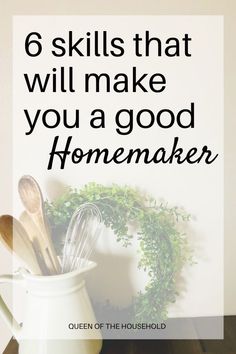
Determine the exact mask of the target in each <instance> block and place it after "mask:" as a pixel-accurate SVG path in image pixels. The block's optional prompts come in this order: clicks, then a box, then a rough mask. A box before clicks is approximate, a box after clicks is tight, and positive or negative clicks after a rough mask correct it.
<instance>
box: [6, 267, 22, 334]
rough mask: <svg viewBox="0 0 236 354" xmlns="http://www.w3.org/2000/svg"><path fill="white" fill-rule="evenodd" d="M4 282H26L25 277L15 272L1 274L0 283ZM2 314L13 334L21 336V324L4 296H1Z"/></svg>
mask: <svg viewBox="0 0 236 354" xmlns="http://www.w3.org/2000/svg"><path fill="white" fill-rule="evenodd" d="M4 283H13V284H14V283H16V284H22V285H23V284H24V278H23V276H22V275H21V274H19V273H18V274H14V275H10V274H9V275H2V276H0V284H4ZM0 315H1V316H2V318H3V320H4V321H5V323H6V324H7V326H8V327H9V328H10V330H11V331H12V333H13V335H14V336H15V338H16V339H17V338H18V337H19V334H20V331H21V326H20V325H19V323H18V322H17V321H16V319H15V318H14V316H13V314H12V313H11V311H10V310H9V308H8V306H7V305H6V303H5V302H4V300H3V298H2V297H1V296H0Z"/></svg>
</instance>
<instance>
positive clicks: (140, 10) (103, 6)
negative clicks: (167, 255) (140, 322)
mask: <svg viewBox="0 0 236 354" xmlns="http://www.w3.org/2000/svg"><path fill="white" fill-rule="evenodd" d="M69 4H70V6H69ZM13 13H14V14H27V13H28V14H33V13H35V14H41V13H43V14H45V13H48V14H50V13H52V14H55V13H58V14H59V13H61V14H70V13H73V14H168V15H169V14H224V15H225V34H226V36H225V38H226V40H225V70H226V72H225V78H226V79H225V314H231V315H232V314H236V301H235V298H236V280H235V276H234V270H235V268H236V259H235V256H234V250H235V249H236V238H235V237H234V230H235V226H236V224H235V223H236V221H235V215H234V210H235V200H236V191H235V188H234V182H235V177H236V164H235V161H234V150H235V138H234V131H235V128H236V126H235V124H236V123H235V119H234V117H235V116H236V115H235V113H236V112H235V106H234V92H235V88H234V82H235V79H236V77H235V76H236V73H235V68H234V64H235V59H236V58H235V53H236V52H235V49H236V48H235V41H234V40H233V38H234V36H235V35H236V28H235V22H236V21H235V20H236V18H235V17H236V15H235V14H236V8H235V2H234V1H230V0H228V1H227V2H226V1H219V0H214V1H209V0H208V1H198V2H195V3H192V4H190V2H189V1H187V0H186V1H161V2H159V3H157V1H155V0H153V1H151V0H149V1H146V2H145V3H144V2H137V1H134V0H132V1H131V0H130V1H129V2H128V4H127V1H123V0H122V1H119V3H117V5H116V4H114V3H112V2H110V1H104V0H103V1H96V2H90V1H87V2H82V1H81V2H79V3H78V2H74V1H64V2H63V1H51V2H50V3H48V2H46V1H45V2H44V1H40V2H39V1H37V2H34V3H33V4H32V2H30V1H21V2H18V1H10V2H8V4H7V5H5V4H4V5H2V11H1V31H0V40H1V51H2V53H3V54H2V59H1V60H2V63H1V67H0V70H1V72H0V77H1V87H0V90H1V96H0V99H1V104H0V116H1V127H2V128H1V130H0V144H1V145H0V156H1V161H2V174H1V183H0V199H1V205H0V212H1V213H6V212H9V211H10V209H11V181H10V176H11V166H10V161H11V156H10V151H11V145H10V142H11V138H10V136H11V135H10V132H11V123H10V117H11V18H10V15H11V14H13ZM0 259H1V265H0V267H1V273H2V272H7V271H9V264H8V263H9V258H8V257H7V254H6V252H5V251H4V250H3V249H2V247H0ZM1 293H2V291H1ZM3 296H9V290H8V293H5V294H4V293H3ZM0 333H1V337H0V351H1V350H2V348H3V347H4V346H5V344H6V342H7V340H8V339H9V338H10V333H9V332H8V331H7V330H6V327H5V325H4V324H3V323H2V322H1V320H0Z"/></svg>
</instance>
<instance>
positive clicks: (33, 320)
mask: <svg viewBox="0 0 236 354" xmlns="http://www.w3.org/2000/svg"><path fill="white" fill-rule="evenodd" d="M95 266H96V264H95V263H94V262H88V263H87V265H86V267H84V268H83V269H82V270H75V271H73V272H71V273H66V274H61V275H55V276H37V275H32V274H30V273H28V272H26V271H20V272H19V273H18V274H15V275H5V276H1V277H0V283H6V282H8V283H18V284H20V285H22V286H24V287H25V289H26V292H27V295H26V310H25V311H24V312H25V316H24V323H23V326H20V325H19V324H18V323H17V322H16V320H15V319H14V317H13V315H12V314H11V312H10V311H9V309H8V308H7V306H6V304H5V303H4V301H3V299H2V298H1V297H0V314H1V315H2V317H3V318H4V320H5V321H6V323H7V324H8V326H9V327H10V329H11V330H12V332H13V335H14V336H15V338H16V339H17V340H18V342H19V353H20V354H32V353H33V354H98V353H99V352H100V350H101V347H102V339H101V332H100V330H99V329H97V328H96V327H97V324H96V319H95V316H94V312H93V309H92V306H91V303H90V300H89V297H88V294H87V291H86V288H85V281H84V275H85V273H86V272H88V271H89V270H91V269H92V268H94V267H95ZM87 323H89V324H92V327H93V328H92V329H76V328H77V327H78V324H80V326H81V324H82V326H83V324H87ZM95 324H96V325H95ZM94 325H95V326H94ZM90 326H91V325H90ZM70 327H75V329H70Z"/></svg>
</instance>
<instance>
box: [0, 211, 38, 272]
mask: <svg viewBox="0 0 236 354" xmlns="http://www.w3.org/2000/svg"><path fill="white" fill-rule="evenodd" d="M0 240H1V242H2V243H3V244H4V245H5V246H6V248H7V249H8V250H9V251H10V252H14V253H15V254H16V255H17V256H18V257H19V258H20V259H21V260H22V261H24V263H25V264H26V265H27V266H28V267H29V269H30V270H31V271H32V272H33V273H34V274H42V271H41V269H40V266H39V264H38V261H37V257H36V254H35V252H34V249H33V246H32V244H31V242H30V239H29V237H28V235H27V232H26V230H25V229H24V227H23V226H22V225H21V223H20V222H19V221H18V220H16V219H15V218H13V216H11V215H2V216H1V217H0Z"/></svg>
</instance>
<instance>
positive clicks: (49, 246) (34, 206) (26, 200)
mask: <svg viewBox="0 0 236 354" xmlns="http://www.w3.org/2000/svg"><path fill="white" fill-rule="evenodd" d="M18 190H19V194H20V197H21V200H22V203H23V204H24V206H25V209H26V211H27V212H28V214H29V215H30V217H31V218H32V220H33V222H34V223H35V225H36V226H37V228H38V230H39V231H40V234H41V237H40V239H39V240H38V243H39V245H40V248H41V252H42V255H43V257H44V260H45V263H46V265H47V268H48V269H49V270H50V272H51V274H53V273H54V274H55V273H60V264H59V261H58V259H57V255H56V251H55V248H54V246H53V242H52V239H51V234H50V230H49V226H48V223H47V220H46V216H45V211H44V206H43V197H42V193H41V189H40V187H39V185H38V183H37V182H36V181H35V179H34V178H33V177H31V176H23V177H22V178H21V179H20V181H19V185H18Z"/></svg>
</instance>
